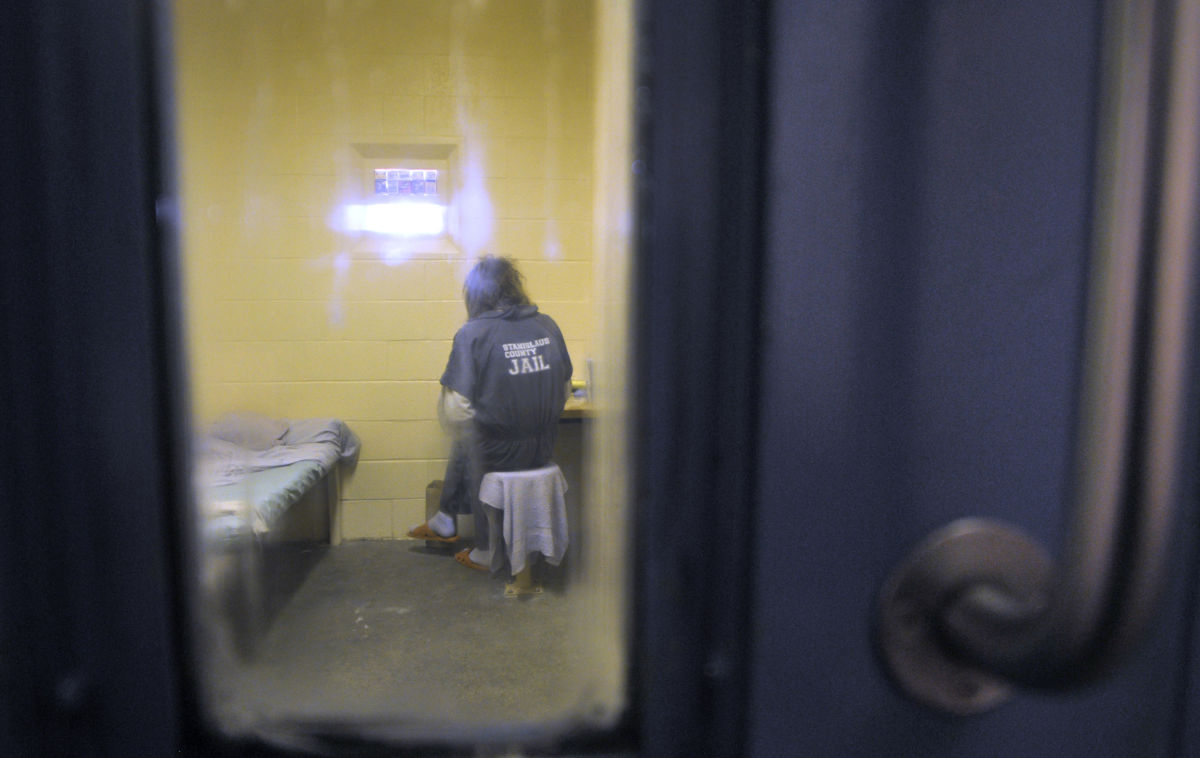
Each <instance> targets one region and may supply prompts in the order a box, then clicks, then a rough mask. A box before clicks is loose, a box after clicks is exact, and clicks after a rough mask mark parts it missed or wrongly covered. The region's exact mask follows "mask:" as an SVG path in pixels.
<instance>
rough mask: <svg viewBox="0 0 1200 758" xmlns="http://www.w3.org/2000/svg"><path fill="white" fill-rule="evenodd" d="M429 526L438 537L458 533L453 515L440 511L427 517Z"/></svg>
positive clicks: (451, 535)
mask: <svg viewBox="0 0 1200 758" xmlns="http://www.w3.org/2000/svg"><path fill="white" fill-rule="evenodd" d="M429 528H430V529H432V530H433V531H434V532H435V533H436V534H437V535H438V536H439V537H453V536H454V535H456V534H458V527H457V525H456V524H455V523H454V517H453V516H450V515H448V514H445V513H442V512H441V511H438V512H437V513H435V514H433V518H431V519H429Z"/></svg>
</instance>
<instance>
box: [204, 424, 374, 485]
mask: <svg viewBox="0 0 1200 758" xmlns="http://www.w3.org/2000/svg"><path fill="white" fill-rule="evenodd" d="M262 418H263V417H256V416H253V415H251V414H236V415H235V414H230V415H228V416H224V417H222V419H221V420H220V421H219V422H218V423H217V424H215V425H214V427H213V429H212V430H210V432H209V433H207V434H205V435H203V436H201V437H200V439H199V440H198V441H197V449H196V452H197V461H196V479H197V482H198V483H201V484H203V485H204V486H207V487H217V486H221V485H225V484H233V483H235V482H238V481H241V480H242V479H244V478H245V477H246V476H247V475H249V474H252V473H254V472H255V471H263V470H265V469H269V468H277V467H280V466H290V465H291V464H293V463H296V462H298V461H315V462H317V463H319V464H320V465H321V468H322V469H323V470H326V471H327V470H329V469H331V468H333V467H334V466H335V465H336V464H337V463H339V462H341V463H348V464H349V463H354V462H355V461H356V460H357V459H358V451H359V448H360V446H361V443H360V441H359V439H358V436H357V435H355V434H354V432H353V431H351V430H350V427H348V426H346V424H345V423H344V422H342V421H340V420H339V419H332V418H310V419H294V420H290V421H281V422H280V424H279V425H278V426H268V425H265V424H263V422H262ZM239 421H244V422H245V424H246V425H245V426H239V425H238V422H239ZM276 429H282V430H283V431H282V433H280V434H279V435H278V437H275V436H274V435H275V431H276ZM272 441H273V442H274V444H266V445H265V446H264V443H270V442H272Z"/></svg>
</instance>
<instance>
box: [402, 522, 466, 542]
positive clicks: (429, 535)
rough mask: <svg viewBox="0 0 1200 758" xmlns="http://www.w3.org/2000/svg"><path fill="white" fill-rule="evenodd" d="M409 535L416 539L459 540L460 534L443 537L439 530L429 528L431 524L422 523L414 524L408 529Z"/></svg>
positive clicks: (434, 540) (433, 540)
mask: <svg viewBox="0 0 1200 758" xmlns="http://www.w3.org/2000/svg"><path fill="white" fill-rule="evenodd" d="M408 536H409V537H412V538H413V539H414V540H425V541H426V542H458V535H457V534H456V535H454V536H453V537H443V536H442V535H440V534H438V533H437V532H435V531H433V530H432V529H430V528H429V524H421V525H420V526H414V527H413V528H412V529H409V530H408Z"/></svg>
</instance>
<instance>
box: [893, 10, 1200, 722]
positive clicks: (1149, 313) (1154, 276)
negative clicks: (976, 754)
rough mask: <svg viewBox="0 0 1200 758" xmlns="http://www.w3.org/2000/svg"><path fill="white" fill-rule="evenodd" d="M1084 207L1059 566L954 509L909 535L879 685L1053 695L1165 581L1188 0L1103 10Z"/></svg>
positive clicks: (1186, 189) (1192, 128) (1186, 339)
mask: <svg viewBox="0 0 1200 758" xmlns="http://www.w3.org/2000/svg"><path fill="white" fill-rule="evenodd" d="M1104 24H1105V48H1104V52H1103V53H1102V56H1103V58H1102V63H1101V65H1102V66H1103V69H1102V73H1101V77H1102V79H1101V82H1102V85H1101V103H1100V122H1099V129H1100V131H1099V134H1098V141H1097V144H1098V150H1097V160H1096V164H1095V177H1094V180H1093V181H1094V189H1095V205H1094V208H1093V211H1092V213H1093V218H1092V230H1091V239H1090V245H1091V252H1090V256H1091V257H1090V262H1089V280H1088V283H1087V302H1086V316H1085V327H1084V329H1085V332H1084V335H1083V357H1082V374H1081V377H1080V388H1079V397H1078V403H1079V407H1078V410H1077V414H1076V417H1077V427H1076V429H1075V435H1074V445H1075V451H1074V459H1073V462H1072V470H1071V476H1072V488H1071V490H1070V495H1069V496H1070V498H1071V503H1070V505H1069V506H1068V513H1069V521H1068V527H1067V530H1066V533H1065V540H1064V544H1063V547H1062V550H1061V556H1060V559H1059V560H1058V561H1057V562H1054V561H1052V560H1051V559H1050V558H1049V557H1048V556H1047V554H1046V552H1045V551H1044V550H1043V549H1042V548H1041V547H1040V546H1039V545H1038V544H1037V543H1036V541H1034V540H1033V539H1031V538H1030V537H1028V536H1027V535H1025V534H1024V533H1023V532H1021V531H1020V530H1019V529H1016V528H1014V527H1012V526H1009V525H1006V524H1003V523H1001V522H998V521H993V520H986V519H970V518H968V519H962V520H959V521H955V522H954V523H951V524H949V525H947V526H945V527H943V528H942V529H939V530H938V531H936V532H935V533H934V534H932V535H930V536H929V537H928V538H927V539H926V540H925V541H923V542H922V543H920V544H919V545H918V546H917V547H916V548H915V549H914V550H913V551H912V552H911V553H910V554H909V555H908V556H907V557H906V558H905V559H904V560H903V561H902V562H901V563H900V565H898V566H897V567H896V568H895V569H894V570H893V572H892V574H891V575H890V576H889V577H888V579H887V580H886V581H885V583H884V586H883V587H882V589H881V591H880V594H879V598H878V603H877V606H876V618H875V630H874V631H875V639H876V643H877V647H878V650H879V653H880V658H881V660H882V662H883V664H884V666H885V668H886V669H887V671H888V672H889V674H890V675H891V678H892V679H893V681H894V682H895V683H896V684H897V685H898V686H899V687H900V688H901V689H902V690H904V691H905V692H906V693H907V694H909V695H910V696H912V697H914V698H915V699H917V700H919V701H921V702H924V703H926V704H928V705H931V706H934V707H936V708H939V709H942V710H945V711H949V712H952V713H960V714H968V713H977V712H981V711H985V710H988V709H990V708H992V707H994V706H996V705H998V704H999V703H1001V702H1003V701H1004V700H1005V699H1006V698H1008V697H1009V696H1010V695H1011V694H1012V692H1013V690H1014V688H1015V687H1018V686H1022V687H1033V688H1042V689H1058V688H1068V687H1074V686H1079V685H1083V684H1086V683H1088V682H1090V681H1093V680H1094V679H1096V678H1097V677H1099V676H1101V675H1102V674H1103V673H1104V672H1105V671H1107V670H1109V669H1110V668H1111V667H1112V666H1113V665H1114V664H1115V662H1117V661H1118V660H1120V658H1121V656H1122V654H1123V653H1124V652H1125V651H1126V650H1127V649H1128V648H1129V647H1130V646H1131V645H1133V644H1134V643H1135V642H1136V641H1137V640H1138V639H1139V638H1140V637H1141V632H1142V631H1143V630H1144V628H1145V627H1146V625H1147V621H1148V620H1149V619H1150V618H1151V617H1152V615H1153V613H1154V608H1155V606H1156V599H1157V597H1158V596H1159V595H1160V594H1161V588H1162V585H1163V583H1164V576H1165V573H1166V566H1167V562H1168V553H1169V546H1170V544H1169V543H1170V535H1171V525H1172V521H1173V507H1174V506H1173V502H1174V500H1175V497H1176V490H1177V485H1178V479H1179V472H1180V468H1181V458H1182V453H1181V448H1182V445H1183V437H1184V429H1183V427H1184V422H1185V421H1186V419H1185V416H1186V385H1187V381H1188V378H1189V364H1190V360H1191V359H1190V355H1191V348H1192V345H1191V337H1190V331H1191V329H1190V326H1191V319H1192V304H1191V296H1192V290H1193V274H1194V271H1193V268H1194V266H1193V264H1194V260H1193V259H1194V255H1193V246H1194V243H1195V234H1196V222H1195V217H1196V215H1197V203H1196V200H1197V180H1198V174H1200V171H1198V164H1200V162H1198V153H1200V149H1198V144H1197V143H1198V133H1200V128H1198V124H1197V121H1196V118H1197V114H1200V0H1177V1H1176V2H1169V1H1163V2H1156V1H1155V0H1118V1H1117V2H1113V3H1110V4H1109V5H1108V7H1107V8H1106V10H1105V18H1104Z"/></svg>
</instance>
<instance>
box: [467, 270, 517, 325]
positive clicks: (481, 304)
mask: <svg viewBox="0 0 1200 758" xmlns="http://www.w3.org/2000/svg"><path fill="white" fill-rule="evenodd" d="M463 299H464V300H466V302H467V316H468V317H469V318H474V317H476V316H478V315H479V314H480V313H486V312H487V311H492V310H496V309H498V308H510V307H512V306H514V305H529V296H528V295H526V294H525V281H524V277H523V276H521V272H520V271H518V270H517V266H516V264H514V263H513V262H512V260H511V259H509V258H497V257H496V256H494V255H485V256H483V257H482V258H480V259H479V262H478V263H476V264H475V267H474V268H472V269H471V271H470V273H468V274H467V278H466V281H465V282H463Z"/></svg>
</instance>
